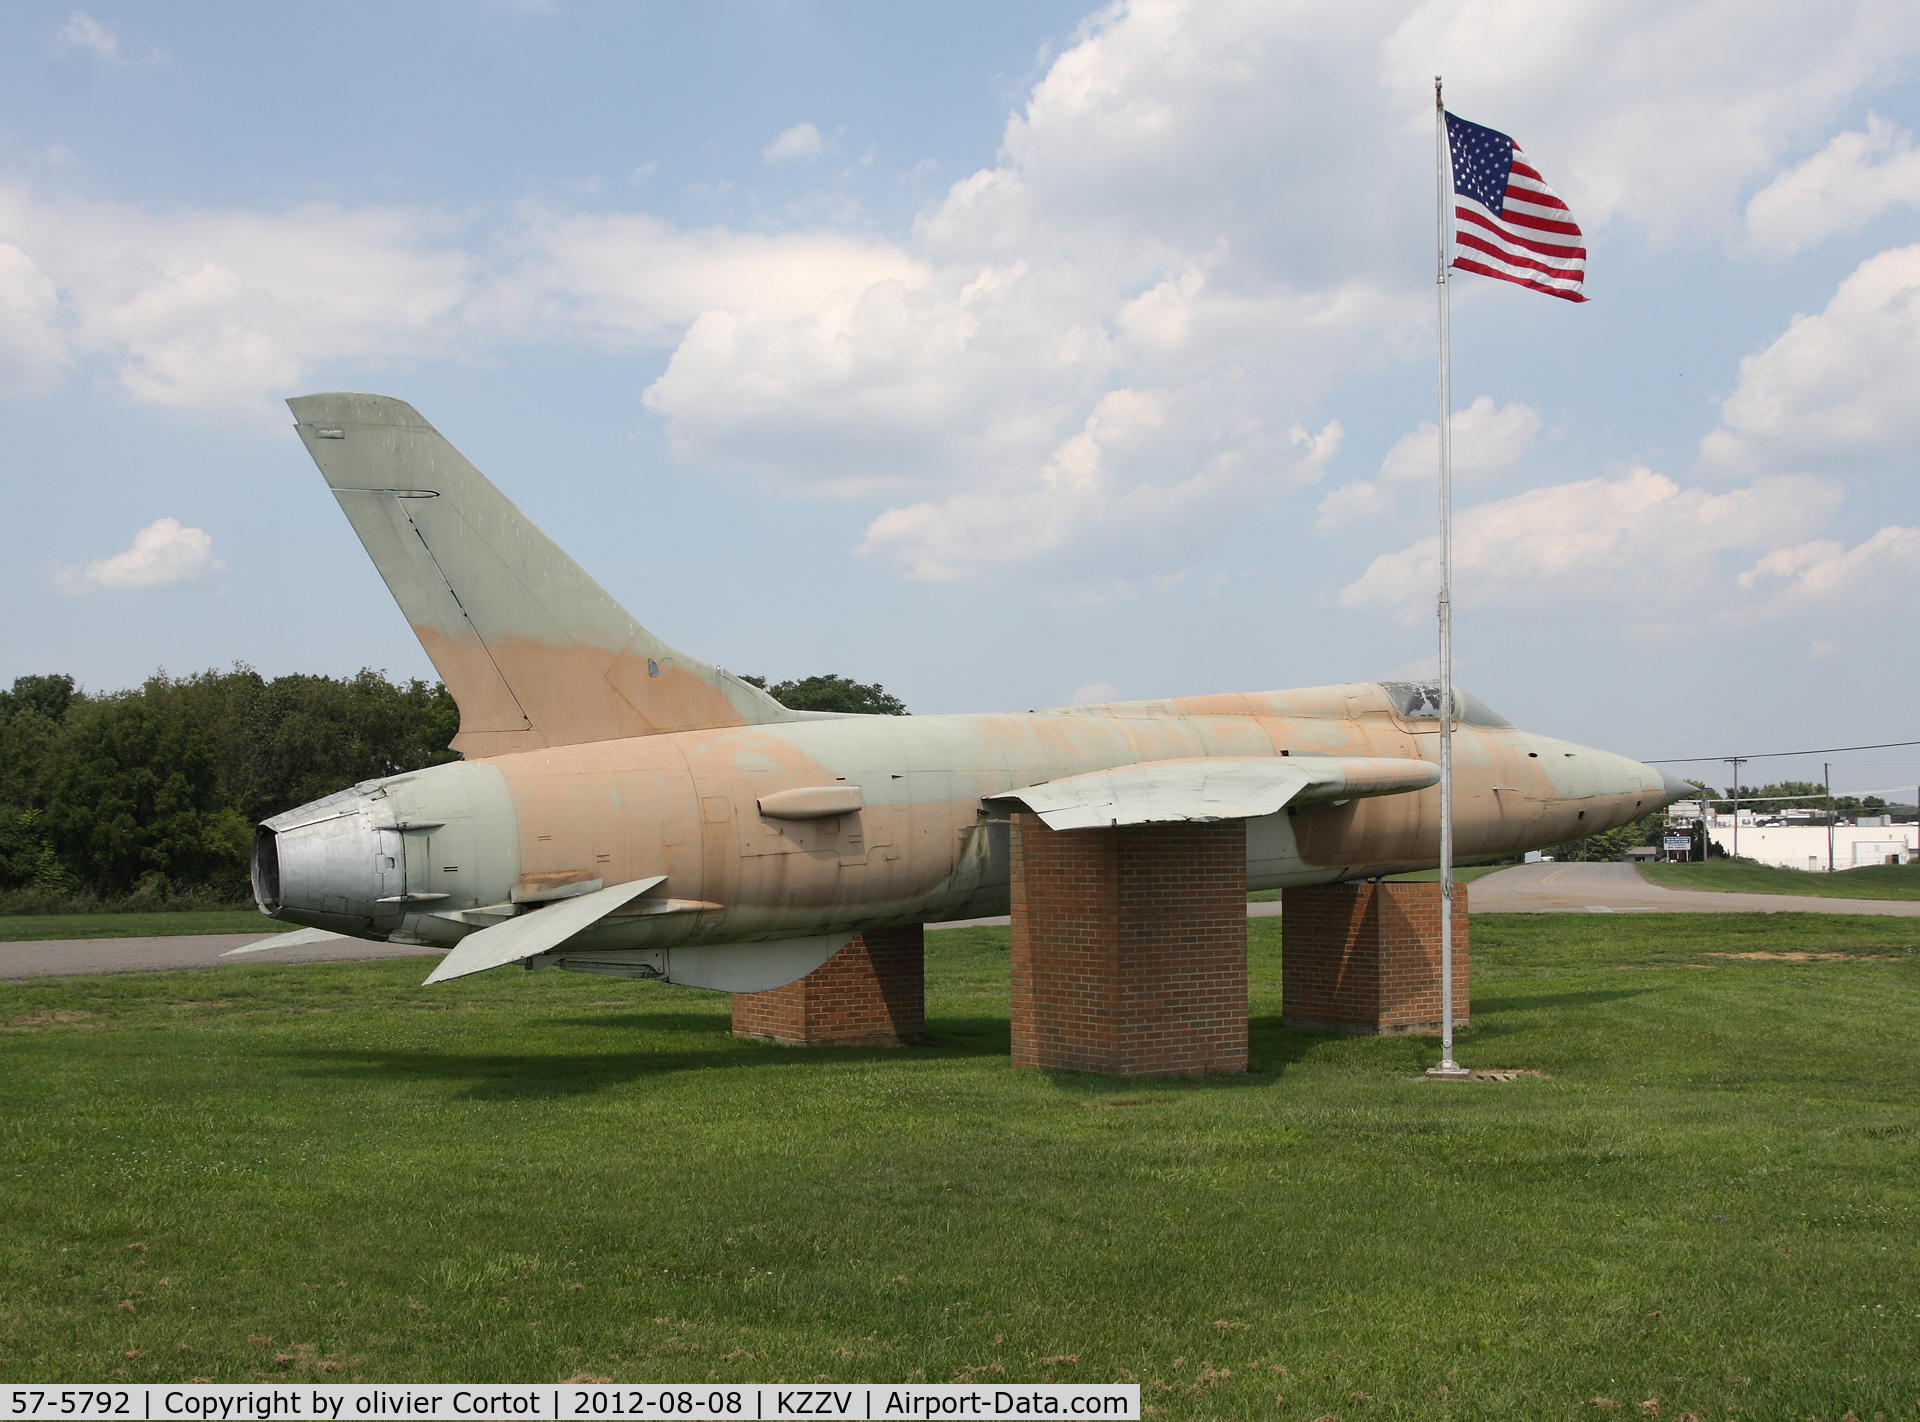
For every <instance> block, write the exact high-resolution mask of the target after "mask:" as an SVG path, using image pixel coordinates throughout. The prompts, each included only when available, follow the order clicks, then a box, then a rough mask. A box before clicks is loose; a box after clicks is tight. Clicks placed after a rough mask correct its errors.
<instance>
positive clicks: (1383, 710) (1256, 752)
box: [281, 683, 1662, 949]
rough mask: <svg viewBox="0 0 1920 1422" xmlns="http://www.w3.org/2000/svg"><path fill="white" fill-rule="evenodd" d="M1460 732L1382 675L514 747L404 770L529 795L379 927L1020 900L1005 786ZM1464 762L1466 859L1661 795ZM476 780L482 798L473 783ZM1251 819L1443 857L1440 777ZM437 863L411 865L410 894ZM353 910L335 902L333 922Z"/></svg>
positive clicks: (1481, 730)
mask: <svg viewBox="0 0 1920 1422" xmlns="http://www.w3.org/2000/svg"><path fill="white" fill-rule="evenodd" d="M1438 740H1439V733H1438V727H1437V724H1436V723H1434V722H1431V721H1428V722H1419V721H1408V720H1405V719H1404V718H1402V717H1400V716H1398V715H1397V714H1396V713H1395V711H1394V708H1393V705H1392V703H1391V702H1390V701H1389V699H1388V698H1387V697H1386V696H1385V695H1384V694H1383V693H1382V692H1381V691H1380V688H1379V687H1377V686H1375V685H1372V684H1369V683H1358V684H1352V685H1346V686H1334V687H1322V688H1315V689H1311V690H1305V691H1286V692H1275V693H1270V694H1266V695H1256V696H1232V697H1202V698H1194V699H1192V700H1186V701H1173V702H1165V703H1129V704H1122V705H1114V706H1101V707H1086V708H1075V709H1071V710H1063V711H1046V712H1035V713H1027V714H984V715H965V716H925V717H921V716H915V717H868V716H859V717H844V718H830V719H816V720H810V721H806V722H799V723H791V724H785V725H778V726H756V727H728V728H719V729H713V730H706V731H693V732H680V733H674V734H667V735H660V736H648V737H635V738H629V739H625V740H616V741H604V742H597V743H594V744H591V745H581V746H564V747H554V748H550V749H543V750H539V751H530V752H523V753H519V754H515V755H507V756H500V757H496V758H494V759H492V760H490V761H488V762H485V763H484V766H482V765H477V764H467V765H459V766H445V767H438V768H436V769H433V770H427V771H423V772H420V773H418V774H416V775H413V776H409V777H403V778H401V780H400V782H397V783H396V784H395V787H394V791H393V793H394V795H396V796H398V797H399V798H400V801H401V802H402V804H403V806H404V813H405V814H406V815H408V816H410V817H411V818H412V819H413V820H414V821H416V822H433V821H436V820H438V821H442V822H444V823H446V824H448V825H453V824H455V823H457V821H458V820H459V818H460V816H461V812H462V806H461V805H453V804H450V803H448V802H447V801H446V800H445V799H444V797H443V794H442V792H441V791H440V789H439V786H440V784H441V782H442V781H446V782H447V783H448V788H449V790H451V789H453V788H454V787H453V782H455V781H456V780H461V781H465V782H467V783H468V784H471V783H472V780H473V778H474V777H475V776H477V775H482V774H488V773H491V774H494V775H497V776H498V777H499V780H500V783H501V784H502V785H503V786H504V787H505V790H506V793H507V796H508V797H509V798H510V802H511V806H512V820H513V823H514V828H513V833H512V851H511V852H510V853H509V852H507V845H506V843H505V837H504V836H503V834H502V828H503V827H501V826H498V825H495V826H493V827H492V828H491V829H490V830H489V831H488V833H489V834H490V835H491V837H492V838H493V839H494V841H495V842H496V844H497V848H496V850H495V851H494V853H493V855H492V858H491V860H490V861H489V862H486V863H482V864H477V865H474V864H463V865H462V872H461V873H460V875H459V876H458V878H457V888H458V897H457V898H455V897H449V899H447V900H443V901H434V902H433V903H432V904H431V907H430V908H429V907H427V906H424V905H423V906H420V907H419V908H413V907H409V906H395V907H392V908H388V909H386V910H385V911H384V912H382V911H380V910H379V909H377V908H375V907H374V906H372V905H369V906H368V908H369V911H370V912H369V919H368V921H367V922H365V923H364V924H363V925H362V926H361V928H360V929H359V931H360V932H361V933H369V932H371V933H374V934H378V935H383V936H399V937H407V938H414V939H417V940H419V941H422V942H431V943H445V944H450V943H453V942H455V941H457V940H458V939H459V938H460V937H463V936H464V935H465V934H466V933H468V932H472V931H474V930H475V929H476V928H477V927H481V926H485V923H486V922H487V920H480V921H477V922H469V921H466V920H465V919H463V918H461V917H460V916H459V915H460V914H461V913H462V912H463V911H467V910H472V909H478V908H482V907H484V906H486V905H489V904H498V903H502V902H505V901H507V900H508V899H509V898H512V897H515V896H525V895H527V894H530V893H538V892H542V891H546V890H550V889H552V888H554V887H556V886H560V885H565V884H585V883H588V882H590V881H592V882H596V883H604V884H608V885H612V884H618V883H625V882H628V881H631V880H634V879H638V878H648V877H653V876H655V875H664V876H665V878H666V882H665V884H664V885H662V886H661V888H660V890H659V891H658V892H659V893H660V894H661V895H663V896H671V897H672V898H673V899H675V900H679V901H681V903H682V904H685V905H686V907H685V908H684V909H683V910H682V911H679V912H669V913H661V912H640V911H638V909H636V911H635V912H634V913H631V914H617V915H615V916H613V917H612V918H610V919H608V920H607V921H605V922H604V923H603V924H601V925H600V926H598V927H596V928H594V929H592V930H589V931H588V932H587V933H586V934H585V935H583V936H582V938H581V939H580V940H578V942H579V944H580V946H582V947H595V948H603V949H604V948H615V947H619V948H662V947H673V946H678V945H681V944H700V943H720V942H740V941H752V940H757V939H774V938H790V937H796V936H802V935H807V934H814V933H823V932H830V931H839V930H846V931H859V930H861V929H864V928H877V927H886V926H891V925H896V924H907V923H923V922H937V921H940V920H944V919H951V918H966V917H976V916H983V915H988V914H997V913H1005V912H1006V911H1007V873H1006V847H1005V839H1004V835H1005V812H1004V810H990V809H989V808H988V807H987V806H986V805H985V804H984V797H986V796H989V795H993V794H997V793H999V792H1001V791H1005V790H1015V789H1019V788H1021V787H1023V786H1026V785H1031V784H1034V783H1036V782H1038V781H1042V780H1050V779H1056V778H1059V777H1062V776H1067V775H1078V774H1083V773H1086V772H1088V771H1093V770H1101V769H1108V768H1111V767H1114V766H1119V765H1128V764H1135V763H1138V762H1142V761H1154V760H1165V759H1171V758H1175V757H1185V756H1197V755H1198V756H1207V755H1212V756H1234V757H1253V756H1270V755H1278V754H1280V753H1281V752H1282V751H1287V752H1290V753H1292V754H1295V755H1310V754H1326V755H1343V756H1391V757H1405V758H1415V759H1423V760H1426V761H1428V762H1430V763H1431V762H1433V761H1434V760H1435V759H1436V757H1437V755H1438ZM1454 764H1455V814H1454V824H1455V836H1456V843H1457V844H1458V846H1459V851H1458V852H1459V854H1460V856H1461V857H1462V858H1471V857H1475V856H1479V855H1486V854H1497V853H1508V852H1516V851H1519V850H1523V849H1527V848H1531V847H1534V846H1537V845H1540V844H1549V843H1556V842H1558V841H1561V840H1565V839H1569V838H1573V837H1576V836H1578V835H1580V834H1587V833H1597V832H1599V831H1600V830H1602V829H1608V828H1611V827H1613V826H1615V825H1618V824H1623V823H1625V822H1626V821H1628V820H1631V819H1633V818H1635V817H1637V816H1638V815H1640V814H1643V813H1645V812H1646V810H1647V809H1649V808H1651V807H1654V806H1657V805H1658V804H1660V803H1661V801H1662V786H1661V782H1660V778H1659V776H1658V774H1657V773H1656V772H1653V771H1651V770H1649V769H1648V768H1647V767H1644V766H1641V765H1639V764H1637V763H1636V762H1633V761H1630V760H1627V759H1626V758H1624V757H1621V756H1615V755H1609V754H1607V753H1606V752H1604V751H1595V750H1590V749H1587V748H1585V747H1580V746H1573V745H1569V744H1568V743H1565V742H1561V741H1556V740H1552V739H1550V738H1547V737H1543V736H1537V735H1532V734H1530V733H1528V732H1524V731H1520V730H1515V729H1492V728H1485V727H1477V726H1468V725H1457V726H1456V729H1455V732H1454ZM834 785H848V786H854V787H857V788H858V789H859V791H860V797H861V800H862V802H863V803H862V807H861V808H860V809H859V810H858V811H855V812H850V813H845V814H841V815H836V816H831V817H827V818H822V819H817V820H790V819H778V818H772V817H768V816H763V815H761V814H760V812H759V810H758V802H759V800H760V799H762V798H764V797H766V796H769V795H773V794H777V793H779V792H781V791H785V790H792V789H800V788H805V787H812V786H834ZM461 794H462V797H463V804H464V803H465V802H466V801H469V800H470V799H471V798H472V797H471V795H470V794H469V793H468V792H466V791H465V790H462V791H461ZM495 813H496V814H497V811H496V812H495ZM1247 828H1248V835H1247V843H1248V849H1247V856H1248V866H1247V868H1248V883H1249V887H1250V888H1256V889H1258V888H1278V887H1285V886H1293V885H1304V884H1315V883H1326V882H1330V881H1333V880H1338V879H1345V878H1352V877H1356V876H1360V875H1366V874H1376V873H1395V872H1400V871H1403V870H1409V869H1420V868H1429V867H1432V866H1433V865H1434V864H1435V863H1437V862H1438V854H1439V792H1438V790H1437V789H1434V790H1427V791H1421V792H1415V793H1409V794H1400V795H1390V796H1382V797H1378V798H1370V799H1355V800H1350V801H1348V802H1346V803H1345V804H1340V805H1330V806H1325V807H1318V808H1311V809H1302V810H1299V811H1297V812H1291V813H1289V812H1283V813H1281V814H1278V815H1269V816H1265V817H1262V818H1259V819H1254V820H1250V821H1249V822H1248V827H1247ZM439 833H442V832H441V831H436V832H434V834H430V835H427V836H425V839H424V842H422V843H421V845H420V848H421V850H422V851H423V852H424V855H425V859H424V862H425V863H426V864H428V865H434V864H439V865H441V866H442V870H433V869H429V870H426V871H425V877H424V879H423V880H421V884H422V886H423V887H430V888H431V890H433V891H445V890H447V889H448V888H449V887H450V886H452V885H454V884H455V883H456V880H454V879H450V878H447V877H445V876H444V873H443V870H444V864H445V863H447V862H451V861H450V860H449V858H448V855H449V853H450V852H451V851H442V850H440V849H439V848H437V847H436V846H435V845H434V844H433V843H432V840H433V838H434V837H435V835H437V834H439ZM476 849H477V846H476ZM413 863H414V861H413V860H411V859H410V860H409V861H408V865H409V870H410V871H411V868H412V865H413ZM416 878H419V876H417V875H415V874H413V873H412V872H409V887H410V888H411V887H414V881H415V880H416ZM436 879H437V882H436ZM699 904H705V905H710V907H704V908H703V907H696V906H695V905H699ZM281 916H282V917H286V918H288V919H290V920H291V921H294V922H308V921H309V920H310V918H311V916H310V915H306V914H302V913H301V912H299V911H286V912H283V913H282V915H281ZM316 921H317V920H316ZM339 922H340V921H339V919H337V918H335V917H333V916H331V915H329V916H328V917H327V919H326V920H325V922H324V923H323V924H322V926H327V927H335V928H336V929H337V928H338V926H339Z"/></svg>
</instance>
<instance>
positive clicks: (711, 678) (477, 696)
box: [287, 394, 798, 758]
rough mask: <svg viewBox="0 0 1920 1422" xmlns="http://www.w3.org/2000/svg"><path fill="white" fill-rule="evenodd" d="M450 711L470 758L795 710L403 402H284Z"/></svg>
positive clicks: (743, 721) (334, 397)
mask: <svg viewBox="0 0 1920 1422" xmlns="http://www.w3.org/2000/svg"><path fill="white" fill-rule="evenodd" d="M287 405H288V407H289V408H290V409H291V410H292V411H293V417H294V420H295V421H296V427H297V428H298V430H299V433H300V439H301V442H302V443H303V444H305V445H306V447H307V452H308V453H309V454H311V455H312V456H313V462H314V463H315V464H317V465H318V466H319V467H320V472H321V474H322V475H324V476H325V477H326V481H327V483H328V484H329V485H330V486H331V487H332V489H333V493H334V497H335V498H336V499H338V500H339V503H340V507H341V509H342V510H343V511H344V512H345V513H346V515H347V519H348V521H349V522H350V523H352V525H353V531H354V532H355V533H357V534H358V535H359V536H360V542H361V543H362V544H364V545H365V547H366V550H367V552H368V554H369V555H370V556H371V557H372V558H373V562H374V566H375V567H376V568H378V569H379V570H380V576H381V577H382V578H384V579H386V583H387V587H388V589H389V590H390V591H391V592H392V593H393V596H394V600H395V601H396V602H398V603H399V604H400V610H401V611H402V612H403V613H404V614H405V615H406V618H407V621H408V622H409V623H411V624H412V626H413V631H414V635H415V636H417V637H419V639H420V644H421V646H423V647H424V648H425V649H426V653H427V656H428V657H429V658H431V659H432V661H433V665H434V667H435V668H436V669H437V670H438V671H439V673H440V678H441V680H442V681H444V682H445V683H446V686H447V690H448V691H449V692H451V693H452V695H453V699H454V702H455V703H456V704H457V705H458V706H459V708H460V733H459V734H458V735H457V736H455V737H454V739H453V748H454V749H455V750H457V751H459V752H460V753H461V754H463V755H465V756H467V757H469V758H484V757H487V756H494V755H505V754H507V753H509V752H512V751H520V750H534V749H538V748H539V747H542V746H558V745H574V744H578V743H580V742H583V741H602V740H614V739H617V738H620V737H623V736H646V735H657V734H660V733H662V732H666V731H687V730H702V729H707V728H710V727H715V726H745V725H763V724H766V723H768V722H772V721H787V720H795V719H798V713H796V712H792V711H789V710H787V709H786V708H785V707H783V706H781V705H780V704H779V703H778V702H777V701H775V700H774V699H773V698H772V697H770V696H768V695H767V694H766V693H765V692H763V691H761V690H760V689H759V688H758V687H755V686H751V685H749V684H748V683H746V682H744V681H742V680H741V679H740V678H739V677H737V676H734V675H733V674H732V673H731V672H728V671H724V670H722V669H721V668H719V667H716V666H713V665H710V664H709V663H707V662H703V661H701V660H699V659H698V658H697V657H690V656H688V655H686V654H685V653H684V652H680V651H676V650H675V649H674V648H672V647H670V646H668V645H667V644H666V643H665V642H662V641H661V640H660V639H659V638H657V637H655V636H654V635H653V634H652V633H650V632H648V631H647V630H646V628H644V627H642V626H641V625H640V624H639V623H637V622H635V621H634V620H633V618H632V617H631V616H629V615H628V614H627V611H626V609H624V608H623V607H621V606H620V604H619V603H617V602H615V601H614V600H613V598H612V597H610V596H609V595H608V594H607V592H606V591H605V590H604V589H603V588H601V586H600V585H599V584H598V583H596V582H594V580H593V579H592V578H590V577H588V576H587V574H586V573H585V572H584V571H582V570H581V568H580V566H579V565H578V564H577V563H575V562H574V561H573V560H572V559H571V558H569V557H568V556H567V555H566V554H565V553H563V552H561V551H560V548H559V547H558V546H557V545H556V544H555V543H554V542H553V540H552V539H550V538H548V537H547V536H546V535H545V534H544V533H542V532H541V531H540V530H539V529H538V528H536V527H535V526H534V525H533V522H532V521H531V520H530V519H528V518H527V516H526V515H525V514H523V513H521V512H520V510H519V509H517V508H515V507H514V506H513V504H512V503H511V502H510V501H509V500H508V499H507V498H506V496H505V495H503V494H502V493H501V492H500V491H499V490H498V489H496V488H495V487H494V486H493V485H492V484H491V483H490V482H488V480H487V478H486V476H485V475H483V474H481V472H480V471H479V470H478V469H475V468H474V467H473V465H471V464H469V463H468V462H467V461H466V460H465V459H464V458H462V457H461V454H460V452H459V451H458V450H456V449H455V448H454V447H453V446H452V445H451V444H449V443H448V442H447V441H446V440H445V439H444V438H443V437H442V436H441V435H440V433H439V431H437V430H435V429H434V428H433V426H432V425H429V424H428V423H427V422H426V421H425V420H423V419H421V418H420V416H419V415H418V414H417V413H416V412H415V411H414V409H413V407H412V406H411V405H408V404H406V403H405V402H404V401H401V400H395V399H391V398H389V397H387V396H384V395H354V394H330V395H303V396H300V397H298V398H296V399H292V400H289V401H287Z"/></svg>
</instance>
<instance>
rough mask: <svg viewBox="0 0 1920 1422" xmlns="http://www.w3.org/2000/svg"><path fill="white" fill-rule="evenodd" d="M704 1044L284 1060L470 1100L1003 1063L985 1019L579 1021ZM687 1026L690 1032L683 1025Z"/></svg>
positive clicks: (317, 1073)
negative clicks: (435, 1086) (892, 1027)
mask: <svg viewBox="0 0 1920 1422" xmlns="http://www.w3.org/2000/svg"><path fill="white" fill-rule="evenodd" d="M669 1024H674V1025H677V1026H679V1029H680V1030H681V1031H692V1032H694V1033H697V1034H699V1035H702V1036H706V1037H708V1038H709V1039H710V1040H711V1041H712V1045H711V1046H698V1047H675V1046H668V1047H662V1048H660V1049H659V1050H656V1051H644V1050H643V1051H602V1052H594V1051H586V1052H554V1053H543V1054H535V1053H531V1052H454V1051H446V1052H440V1051H434V1050H431V1049H419V1048H386V1049H380V1048H335V1049H325V1050H306V1051H295V1052H287V1053H284V1055H285V1056H288V1057H292V1058H295V1059H297V1060H299V1061H302V1062H305V1063H307V1067H306V1069H305V1071H304V1072H302V1073H301V1074H303V1075H306V1076H311V1077H325V1078H330V1079H333V1080H337V1081H343V1082H347V1081H365V1080H368V1079H369V1078H373V1079H378V1080H381V1081H388V1082H392V1081H418V1082H447V1083H453V1084H459V1085H464V1086H465V1087H466V1088H467V1089H466V1092H465V1095H466V1096H468V1097H469V1098H471V1099H474V1100H482V1101H500V1100H528V1099H553V1098H564V1097H570V1096H589V1095H592V1094H594V1093H596V1092H600V1091H606V1090H609V1089H611V1088H614V1087H618V1086H625V1085H627V1084H629V1083H631V1082H635V1081H643V1080H647V1079H649V1078H658V1077H665V1076H672V1075H677V1074H679V1073H682V1072H694V1071H719V1070H727V1069H738V1068H742V1067H745V1068H758V1067H784V1066H798V1067H806V1066H809V1065H813V1064H815V1063H818V1064H822V1065H825V1064H831V1063H837V1062H848V1061H871V1062H881V1063H885V1062H898V1063H901V1064H903V1065H904V1064H906V1063H909V1062H914V1061H924V1060H928V1059H936V1060H940V1059H944V1060H952V1059H955V1058H968V1057H987V1056H994V1055H999V1056H1005V1055H1006V1054H1007V1051H1008V1033H1007V1025H1006V1023H1005V1022H1003V1021H995V1020H994V1019H992V1018H980V1019H941V1020H938V1021H936V1022H934V1023H930V1024H929V1027H930V1028H931V1029H932V1033H933V1036H934V1040H933V1041H931V1042H929V1043H927V1044H925V1045H923V1046H917V1047H783V1046H778V1045H775V1044H773V1043H770V1042H750V1041H739V1040H735V1039H734V1038H733V1037H731V1036H725V1035H721V1034H718V1033H715V1032H714V1030H713V1027H714V1019H713V1018H711V1017H707V1016H700V1015H696V1014H691V1013H671V1014H645V1015H634V1014H627V1013H622V1014H619V1015H618V1016H614V1017H592V1018H585V1019H582V1020H581V1024H580V1025H584V1026H587V1027H609V1026H611V1027H621V1028H626V1029H629V1030H631V1029H634V1028H641V1029H645V1028H652V1029H654V1030H655V1031H658V1032H661V1033H662V1035H665V1033H666V1032H668V1031H671V1030H673V1026H670V1025H669ZM684 1024H692V1025H691V1027H690V1028H689V1027H687V1026H686V1025H684Z"/></svg>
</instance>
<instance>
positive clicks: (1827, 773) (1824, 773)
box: [1820, 761, 1833, 874]
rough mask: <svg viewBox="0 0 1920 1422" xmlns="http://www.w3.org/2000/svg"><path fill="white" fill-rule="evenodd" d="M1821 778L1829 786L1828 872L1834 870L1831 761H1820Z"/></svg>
mask: <svg viewBox="0 0 1920 1422" xmlns="http://www.w3.org/2000/svg"><path fill="white" fill-rule="evenodd" d="M1820 775H1821V778H1822V779H1824V780H1825V781H1826V786H1827V872H1828V873H1829V874H1831V873H1832V872H1833V766H1832V764H1831V763H1830V762H1827V761H1822V762H1821V763H1820Z"/></svg>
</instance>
